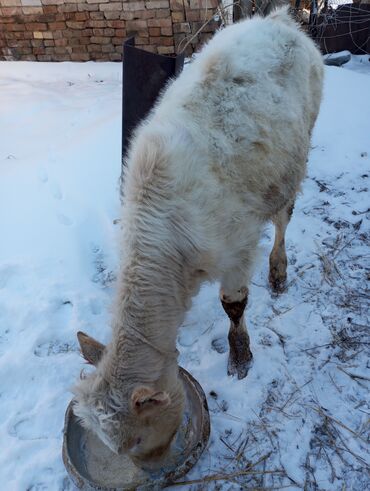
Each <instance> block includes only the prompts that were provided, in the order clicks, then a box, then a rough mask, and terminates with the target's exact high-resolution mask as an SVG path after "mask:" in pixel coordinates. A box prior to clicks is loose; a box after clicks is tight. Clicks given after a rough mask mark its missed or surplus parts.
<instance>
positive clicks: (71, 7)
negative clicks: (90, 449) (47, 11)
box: [44, 3, 78, 13]
mask: <svg viewBox="0 0 370 491" xmlns="http://www.w3.org/2000/svg"><path fill="white" fill-rule="evenodd" d="M44 8H46V7H44ZM77 9H78V6H77V5H73V4H72V3H67V4H65V5H59V6H58V12H63V13H64V12H67V13H72V12H77Z"/></svg>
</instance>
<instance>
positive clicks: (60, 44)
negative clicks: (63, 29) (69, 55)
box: [54, 38, 68, 46]
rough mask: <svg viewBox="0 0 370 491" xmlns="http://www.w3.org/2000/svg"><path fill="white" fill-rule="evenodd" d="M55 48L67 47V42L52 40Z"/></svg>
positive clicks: (65, 40) (64, 40)
mask: <svg viewBox="0 0 370 491" xmlns="http://www.w3.org/2000/svg"><path fill="white" fill-rule="evenodd" d="M54 44H55V46H67V44H68V40H67V39H65V38H63V39H55V40H54Z"/></svg>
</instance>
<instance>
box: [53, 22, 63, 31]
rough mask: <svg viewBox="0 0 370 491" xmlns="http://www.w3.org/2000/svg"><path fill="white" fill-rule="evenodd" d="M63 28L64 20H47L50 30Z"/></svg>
mask: <svg viewBox="0 0 370 491" xmlns="http://www.w3.org/2000/svg"><path fill="white" fill-rule="evenodd" d="M65 28H66V23H65V22H49V29H50V30H51V31H57V30H59V29H65Z"/></svg>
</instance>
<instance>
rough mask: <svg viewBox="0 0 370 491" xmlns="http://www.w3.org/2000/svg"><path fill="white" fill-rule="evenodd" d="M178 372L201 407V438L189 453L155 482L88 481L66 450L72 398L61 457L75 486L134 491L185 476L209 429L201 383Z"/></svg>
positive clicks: (87, 490)
mask: <svg viewBox="0 0 370 491" xmlns="http://www.w3.org/2000/svg"><path fill="white" fill-rule="evenodd" d="M179 374H180V377H181V378H182V380H183V382H184V383H187V384H189V386H191V387H192V388H193V390H194V391H195V393H196V394H197V396H198V397H199V399H200V403H201V407H202V411H201V416H202V424H201V429H202V431H201V438H200V440H199V441H198V443H196V444H195V445H194V447H193V448H192V450H191V451H190V452H189V455H188V457H187V458H186V460H185V461H184V462H183V463H182V464H181V465H180V466H179V467H177V468H176V469H175V470H174V471H172V472H171V473H168V474H165V475H164V476H163V479H158V481H157V482H156V483H153V482H152V483H150V484H145V483H144V484H143V485H140V486H139V487H131V488H130V487H127V486H125V487H122V488H110V487H105V486H100V485H98V484H95V483H94V482H92V481H90V479H88V478H87V477H84V476H81V474H80V473H79V471H78V470H77V468H76V467H75V465H74V463H73V462H72V460H71V458H70V456H69V452H68V427H69V421H70V418H71V415H73V409H72V408H73V399H72V401H71V402H70V403H69V404H68V406H67V409H66V413H65V417H64V429H63V449H62V457H63V463H64V466H65V468H66V470H67V472H68V475H69V476H70V478H71V480H72V481H73V483H74V484H75V485H76V486H77V488H79V489H83V490H85V491H131V490H132V491H134V490H135V489H140V490H149V489H150V490H155V489H163V488H164V487H166V486H169V485H171V484H173V483H174V482H175V481H177V480H178V479H180V478H181V477H183V476H185V475H186V474H187V473H188V472H189V471H190V469H192V468H193V467H194V466H195V465H196V463H197V462H198V460H199V458H200V456H201V454H202V453H203V451H204V450H205V448H206V446H207V443H208V440H209V435H210V430H211V426H210V416H209V411H208V404H207V399H206V396H205V394H204V391H203V389H202V387H201V385H200V384H199V382H198V381H197V380H196V379H195V378H194V377H193V376H192V375H191V374H190V373H189V372H188V371H187V370H185V369H184V368H182V367H180V366H179ZM148 486H149V487H148Z"/></svg>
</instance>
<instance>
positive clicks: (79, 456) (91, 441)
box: [63, 367, 210, 491]
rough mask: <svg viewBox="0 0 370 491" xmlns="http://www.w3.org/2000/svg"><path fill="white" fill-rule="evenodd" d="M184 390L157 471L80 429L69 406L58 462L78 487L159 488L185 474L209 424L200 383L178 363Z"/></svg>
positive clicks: (201, 447) (108, 490)
mask: <svg viewBox="0 0 370 491" xmlns="http://www.w3.org/2000/svg"><path fill="white" fill-rule="evenodd" d="M179 373H180V379H181V380H182V382H183V384H184V389H185V395H186V397H185V399H186V402H185V411H184V417H183V421H182V424H181V426H180V428H179V430H178V432H177V434H176V436H175V438H174V441H173V443H172V446H171V452H170V456H169V458H168V459H167V460H166V462H165V464H164V465H163V466H162V467H161V468H160V469H159V470H155V471H152V470H150V471H149V470H144V469H141V468H140V467H137V466H136V465H135V464H134V463H133V462H132V460H131V459H130V458H129V457H128V455H125V454H122V455H116V454H115V453H113V452H112V451H111V450H110V449H109V448H108V447H107V446H106V445H104V443H102V442H101V441H100V440H99V438H98V437H96V436H95V435H94V434H93V433H91V432H89V431H88V430H86V429H85V428H83V427H82V426H81V425H80V424H79V422H78V420H77V418H76V417H75V415H74V413H73V410H72V404H73V403H72V402H71V403H70V404H69V406H68V408H67V411H66V415H65V423H64V434H63V462H64V465H65V467H66V469H67V472H68V474H69V475H70V477H71V479H72V481H73V482H74V484H75V485H76V486H77V487H78V488H79V489H83V490H86V491H87V490H89V491H91V490H100V491H128V490H140V491H147V490H156V489H163V488H164V487H165V486H168V485H170V484H171V483H173V482H175V481H176V480H178V479H179V478H181V477H182V476H184V475H185V474H186V473H187V472H188V471H189V470H190V469H191V468H192V467H194V465H195V464H196V462H197V461H198V459H199V457H200V456H201V454H202V452H203V450H204V448H205V447H206V445H207V442H208V438H209V432H210V424H209V413H208V406H207V400H206V397H205V395H204V392H203V389H202V387H201V386H200V385H199V383H198V382H197V381H196V380H195V378H194V377H192V376H191V375H190V373H188V372H187V371H186V370H184V369H183V368H181V367H179Z"/></svg>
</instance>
